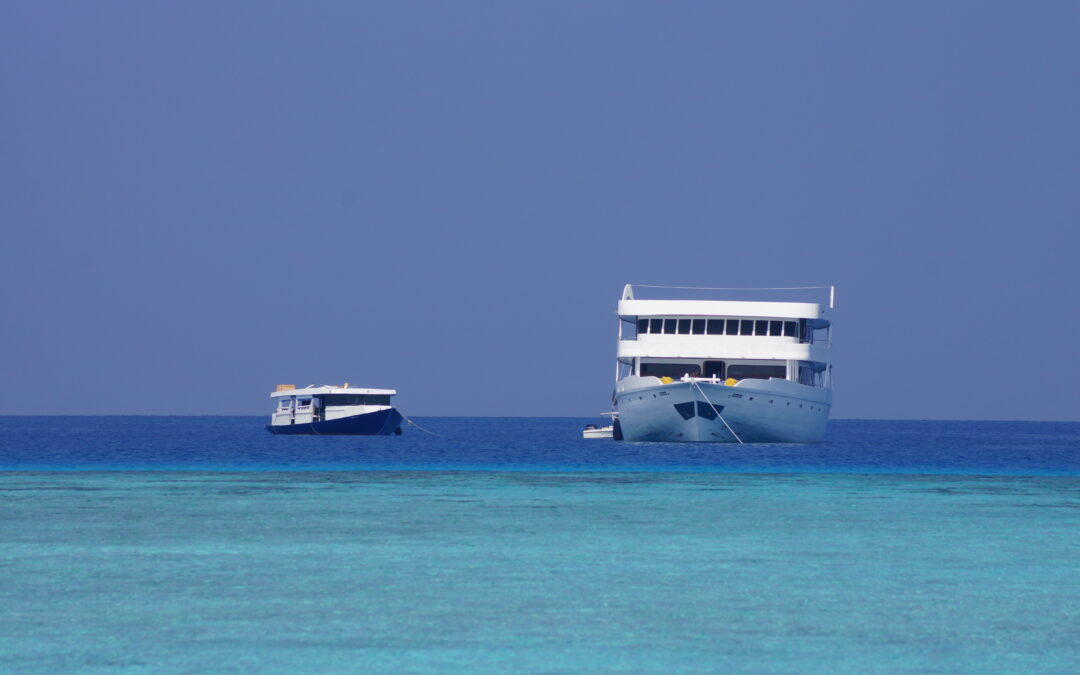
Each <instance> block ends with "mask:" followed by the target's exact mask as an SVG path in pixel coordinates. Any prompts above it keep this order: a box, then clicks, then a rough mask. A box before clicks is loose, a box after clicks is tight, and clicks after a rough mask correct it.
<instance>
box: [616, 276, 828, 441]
mask: <svg viewBox="0 0 1080 675" xmlns="http://www.w3.org/2000/svg"><path fill="white" fill-rule="evenodd" d="M828 289H829V305H828V307H825V306H822V305H819V304H815V303H804V302H744V301H717V300H644V299H642V300H639V299H635V297H634V289H633V287H632V286H631V285H630V284H627V285H626V287H625V288H624V289H623V295H622V299H621V300H620V301H619V306H618V313H619V341H618V350H617V361H616V370H615V380H616V383H615V396H614V402H613V404H614V410H615V412H616V413H617V415H618V416H617V418H616V421H615V430H614V434H615V438H616V439H620V438H621V439H622V440H627V441H666V442H672V441H709V442H716V443H808V442H817V441H820V440H821V439H822V437H823V436H824V434H825V426H826V423H827V422H828V418H829V410H830V409H831V408H832V365H831V361H830V356H829V354H830V348H831V346H832V324H831V322H830V319H829V315H830V312H831V310H832V308H833V299H834V289H833V287H828Z"/></svg>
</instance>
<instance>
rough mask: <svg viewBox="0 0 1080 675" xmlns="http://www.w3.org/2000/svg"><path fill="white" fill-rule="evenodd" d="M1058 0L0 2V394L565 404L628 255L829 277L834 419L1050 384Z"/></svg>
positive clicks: (998, 414)
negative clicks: (313, 389)
mask: <svg viewBox="0 0 1080 675" xmlns="http://www.w3.org/2000/svg"><path fill="white" fill-rule="evenodd" d="M1078 19H1080V5H1077V4H1076V3H1066V2H1061V3H1054V2H1039V3H993V2H989V3H988V2H946V3H941V2H933V3H931V2H924V3H858V2H851V3H827V2H826V3H739V4H722V3H716V2H703V3H692V2H676V3H635V2H590V3H578V2H575V3H570V2H557V3H505V2H491V3H469V2H463V3H405V2H401V3H398V2H394V3H355V2H325V3H275V2H259V3H217V2H191V3H143V2H101V3H77V2H76V3H61V2H49V3H39V2H25V3H23V2H19V3H5V4H4V5H3V6H2V7H0V86H2V91H3V92H4V104H3V106H2V107H0V129H2V130H3V136H2V138H3V140H2V151H0V158H2V159H0V224H2V226H3V232H4V236H3V245H2V247H0V308H2V310H3V317H4V324H3V326H4V328H3V330H2V331H0V353H2V354H3V356H2V357H0V366H2V367H0V376H2V378H3V384H4V386H3V387H0V413H2V414H50V413H56V414H63V413H66V414H111V413H118V414H122V413H131V414H154V413H156V414H262V413H264V412H267V410H268V406H269V403H268V399H267V394H268V393H269V391H270V390H271V389H272V387H273V385H274V384H276V383H278V382H292V383H296V384H300V385H303V384H308V383H323V382H341V381H345V380H348V381H350V382H352V383H354V384H364V385H369V386H381V387H396V388H398V389H399V390H400V391H401V392H402V393H401V397H400V403H401V406H402V408H403V409H404V411H405V412H406V413H407V414H410V415H582V416H585V415H592V414H595V413H597V412H599V411H601V410H604V409H606V405H607V404H608V401H609V400H610V392H611V388H612V374H613V358H614V349H615V344H614V343H615V325H616V320H615V316H614V311H615V303H616V301H617V299H618V297H619V294H620V291H621V289H622V286H623V284H624V283H626V282H637V283H650V282H651V283H668V284H678V285H700V286H802V285H818V284H836V285H837V287H838V292H837V303H838V309H837V314H836V316H835V320H836V333H835V337H836V346H837V350H836V351H837V354H836V364H837V365H836V387H837V389H836V392H835V397H836V403H835V407H834V410H833V416H834V417H838V418H855V417H859V418H944V419H1061V420H1076V419H1080V407H1078V406H1077V404H1076V396H1075V394H1074V393H1073V391H1074V382H1076V381H1077V380H1078V379H1080V359H1078V358H1077V357H1076V354H1075V350H1074V348H1073V343H1074V341H1075V336H1076V335H1077V334H1080V318H1078V314H1077V312H1076V299H1075V296H1076V294H1077V292H1078V291H1080V272H1078V270H1077V265H1076V262H1075V258H1076V257H1077V254H1078V252H1080V235H1078V234H1077V229H1076V228H1077V224H1078V216H1080V190H1078V185H1080V180H1078V179H1080V127H1078V125H1077V123H1076V120H1077V119H1080V88H1078V84H1077V83H1078V82H1080V41H1078V40H1076V35H1075V27H1076V26H1077V25H1078ZM800 299H801V298H800Z"/></svg>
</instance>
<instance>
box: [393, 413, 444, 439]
mask: <svg viewBox="0 0 1080 675" xmlns="http://www.w3.org/2000/svg"><path fill="white" fill-rule="evenodd" d="M398 412H399V413H400V412H401V411H400V410H399V411H398ZM402 418H404V419H405V421H406V422H408V423H409V424H411V425H413V426H414V427H416V428H417V429H419V430H420V431H423V432H424V433H425V434H431V435H432V436H438V437H439V438H446V436H443V435H442V434H437V433H435V432H434V431H428V430H427V429H425V428H424V427H422V426H420V425H419V424H417V423H416V422H413V421H412V419H411V418H409V416H408V415H402Z"/></svg>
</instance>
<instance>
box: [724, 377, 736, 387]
mask: <svg viewBox="0 0 1080 675" xmlns="http://www.w3.org/2000/svg"><path fill="white" fill-rule="evenodd" d="M736 382H738V380H736V379H735V378H734V377H729V378H728V379H726V380H724V384H726V385H727V386H729V387H734V386H735V383H736Z"/></svg>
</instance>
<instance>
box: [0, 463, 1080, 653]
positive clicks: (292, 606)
mask: <svg viewBox="0 0 1080 675" xmlns="http://www.w3.org/2000/svg"><path fill="white" fill-rule="evenodd" d="M0 489H2V492H3V494H2V501H0V504H2V507H0V508H2V513H0V515H2V518H0V540H2V542H3V548H2V552H0V568H2V576H0V600H2V603H3V604H2V609H0V669H3V670H6V671H11V670H14V671H22V670H26V671H40V672H45V671H57V670H66V671H81V672H87V671H93V670H113V669H126V670H133V671H141V670H147V671H151V670H167V671H185V672H201V671H205V670H225V671H247V670H251V669H256V668H257V669H281V670H285V669H288V670H294V669H297V670H309V671H310V670H317V671H327V670H353V671H368V672H371V671H381V672H462V671H468V672H575V671H593V672H703V671H721V670H728V669H737V670H743V671H757V672H806V671H828V672H898V671H906V672H957V671H967V672H987V671H996V672H1004V671H1010V672H1071V671H1075V669H1076V667H1077V665H1078V664H1080V575H1078V574H1077V571H1078V570H1077V561H1078V560H1080V544H1078V538H1077V534H1076V533H1077V532H1078V531H1080V529H1078V528H1080V479H1078V478H1075V477H1037V478H1028V477H1002V476H996V477H958V476H912V475H898V476H890V475H870V476H867V475H822V474H806V475H799V474H794V475H776V474H729V473H697V474H693V473H675V474H672V473H666V474H649V473H640V472H639V473H595V472H593V473H558V472H542V473H541V472H425V471H410V472H384V471H371V472H327V473H320V472H303V473H288V472H280V473H278V472H248V473H223V472H218V473H182V472H157V473H154V472H139V473H129V472H107V473H93V472H79V473H70V472H68V473H30V472H24V473H9V474H5V475H3V476H2V477H0Z"/></svg>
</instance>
